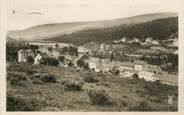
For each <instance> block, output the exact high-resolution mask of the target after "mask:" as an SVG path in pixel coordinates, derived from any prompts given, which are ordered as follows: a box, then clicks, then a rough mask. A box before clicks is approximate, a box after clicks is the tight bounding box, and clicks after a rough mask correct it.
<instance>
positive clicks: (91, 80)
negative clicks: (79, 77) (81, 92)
mask: <svg viewBox="0 0 184 115" xmlns="http://www.w3.org/2000/svg"><path fill="white" fill-rule="evenodd" d="M83 80H84V81H85V82H88V83H96V82H98V79H96V78H95V77H94V76H91V75H88V76H85V77H84V79H83Z"/></svg>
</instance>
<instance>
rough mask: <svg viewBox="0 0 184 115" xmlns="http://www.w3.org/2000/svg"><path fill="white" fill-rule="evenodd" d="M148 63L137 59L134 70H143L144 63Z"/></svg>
mask: <svg viewBox="0 0 184 115" xmlns="http://www.w3.org/2000/svg"><path fill="white" fill-rule="evenodd" d="M145 64H146V63H145V62H144V61H135V62H134V70H138V71H142V70H143V69H144V65H145Z"/></svg>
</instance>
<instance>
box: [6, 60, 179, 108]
mask: <svg viewBox="0 0 184 115" xmlns="http://www.w3.org/2000/svg"><path fill="white" fill-rule="evenodd" d="M44 74H46V75H52V77H53V76H54V82H45V81H43V80H42V78H43V76H42V75H44ZM86 75H90V76H93V77H94V79H96V80H98V82H94V83H93V82H86V81H85V77H86ZM20 76H21V77H20ZM12 79H16V80H17V82H21V83H23V85H12V84H11V82H10V81H11V80H12ZM46 81H50V77H49V80H48V79H46ZM51 81H52V80H51ZM90 89H95V90H96V92H98V91H99V90H101V89H103V90H104V91H105V93H104V94H107V97H108V98H107V101H104V103H105V104H98V103H100V102H99V101H97V103H96V104H92V100H91V99H90V95H89V94H88V93H87V90H90ZM97 94H98V93H97ZM7 95H8V96H9V95H11V96H13V99H12V100H16V99H18V100H21V104H19V105H17V107H16V106H15V107H12V108H11V106H10V105H11V103H13V102H14V101H12V100H11V99H10V100H8V101H9V102H8V103H10V104H7V110H8V111H9V110H10V111H12V110H13V111H23V110H24V109H22V108H21V107H23V106H24V105H25V104H26V105H28V107H32V105H34V107H35V108H33V109H32V108H31V109H29V108H28V110H31V111H147V110H149V111H177V104H178V102H177V100H178V92H177V87H174V86H168V85H164V84H160V83H151V82H145V81H143V80H137V81H136V82H132V80H128V79H121V78H119V77H118V76H114V75H104V74H102V73H94V72H91V71H76V70H75V68H72V67H70V68H64V67H54V66H45V65H30V64H24V63H9V66H8V67H7ZM168 95H172V96H173V104H172V105H169V104H168ZM92 97H93V96H92ZM98 97H101V96H99V95H98V96H97V97H95V98H94V99H96V100H98ZM102 97H103V94H102ZM105 97H106V96H105ZM7 98H8V97H7ZM35 100H37V101H36V102H37V103H36V104H35V103H34V102H35ZM105 100H106V99H105ZM107 102H108V103H107ZM109 102H111V103H109ZM15 105H16V104H15ZM107 105H110V106H107ZM145 106H146V107H145ZM9 108H11V109H9Z"/></svg>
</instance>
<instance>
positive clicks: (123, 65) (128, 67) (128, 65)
mask: <svg viewBox="0 0 184 115" xmlns="http://www.w3.org/2000/svg"><path fill="white" fill-rule="evenodd" d="M119 63H120V62H119ZM133 69H134V64H133V63H131V62H121V63H120V64H119V68H118V70H119V71H120V72H123V71H124V70H133Z"/></svg>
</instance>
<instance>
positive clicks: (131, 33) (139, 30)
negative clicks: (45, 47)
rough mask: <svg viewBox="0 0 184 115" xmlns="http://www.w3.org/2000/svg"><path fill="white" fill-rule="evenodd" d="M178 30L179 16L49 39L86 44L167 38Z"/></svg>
mask: <svg viewBox="0 0 184 115" xmlns="http://www.w3.org/2000/svg"><path fill="white" fill-rule="evenodd" d="M177 31H178V17H171V18H164V19H157V20H153V21H149V22H145V23H139V24H123V25H120V26H116V27H110V28H103V29H92V30H85V31H80V32H75V33H71V34H65V35H62V36H57V37H54V38H49V39H47V40H51V41H55V42H70V43H74V44H84V43H87V42H91V41H95V42H108V41H113V40H117V39H121V38H122V37H127V38H129V39H132V38H134V37H137V38H139V39H145V38H147V37H152V38H153V39H158V40H165V39H168V37H169V36H170V35H172V34H175V33H177Z"/></svg>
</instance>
